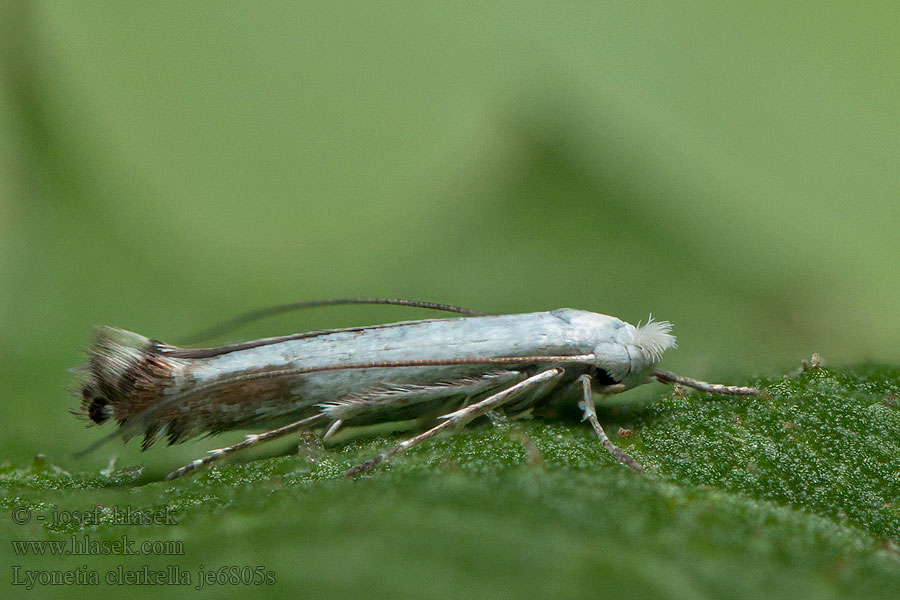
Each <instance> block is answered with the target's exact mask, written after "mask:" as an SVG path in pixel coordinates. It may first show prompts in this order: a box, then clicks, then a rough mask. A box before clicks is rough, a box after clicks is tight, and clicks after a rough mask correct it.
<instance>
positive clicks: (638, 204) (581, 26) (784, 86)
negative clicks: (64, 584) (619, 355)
mask: <svg viewBox="0 0 900 600" xmlns="http://www.w3.org/2000/svg"><path fill="white" fill-rule="evenodd" d="M898 7H900V5H897V4H896V3H882V4H878V3H873V4H867V5H866V8H865V9H863V8H859V7H856V6H854V5H851V4H847V3H841V2H806V3H792V4H791V5H790V6H787V5H785V4H783V3H774V2H773V3H768V2H767V3H754V5H753V6H752V7H750V6H745V7H743V8H740V7H735V6H727V7H726V6H723V5H722V4H721V3H719V2H699V1H695V2H690V3H614V2H595V1H592V2H581V3H527V4H526V3H521V2H493V3H478V2H472V3H463V2H458V3H377V4H376V3H356V4H353V5H342V6H337V5H332V4H328V3H318V4H312V3H278V2H269V3H264V4H259V5H257V4H250V3H236V2H233V3H219V2H196V3H137V2H128V3H123V2H96V3H91V4H86V3H76V2H32V3H21V2H8V3H5V4H4V5H3V13H4V18H3V19H2V23H0V48H2V54H3V65H2V69H3V71H2V80H0V157H2V162H0V169H2V172H0V186H2V187H0V347H2V349H3V350H2V352H3V360H2V361H0V394H2V396H0V410H2V413H0V419H2V420H3V422H4V423H5V426H4V429H3V436H2V437H0V457H3V458H6V459H8V460H10V461H12V462H13V463H26V462H27V461H29V460H30V459H31V457H32V456H34V454H36V453H37V452H43V453H44V454H46V455H47V456H48V459H49V460H51V461H52V462H54V463H55V464H58V465H61V466H62V467H63V468H66V469H69V470H78V469H85V470H95V469H98V468H100V467H102V466H105V461H106V455H103V456H96V455H95V456H93V457H88V458H86V459H83V460H81V461H76V460H74V459H73V458H72V457H71V452H72V451H73V450H75V449H78V448H81V447H83V446H84V445H86V444H88V443H89V442H90V441H92V440H94V439H96V437H97V435H99V434H98V431H97V430H88V429H85V428H83V427H82V426H81V424H79V423H78V422H76V421H75V420H74V419H73V418H72V417H71V416H70V415H69V414H68V413H67V409H68V408H70V407H72V406H73V404H74V401H73V400H72V399H71V398H69V397H68V396H67V395H66V392H65V387H66V386H67V385H68V384H69V383H70V382H71V375H70V374H69V373H68V372H67V369H69V368H70V367H73V366H75V365H77V364H78V363H79V362H80V360H81V354H80V348H81V347H83V346H84V345H86V344H87V343H88V342H89V339H90V330H91V327H92V326H93V325H97V324H109V325H116V326H120V327H123V328H127V329H131V330H134V331H138V332H140V333H143V334H146V335H149V336H152V337H156V338H159V339H162V340H166V341H173V342H174V341H178V339H179V338H182V337H184V336H186V335H188V334H190V333H191V332H193V331H195V330H197V329H201V328H203V327H205V326H208V325H211V324H213V323H215V322H217V321H219V320H222V319H227V318H229V317H230V316H233V315H234V314H236V313H239V312H242V311H245V310H250V309H253V308H258V307H261V306H266V305H270V304H278V303H283V302H289V301H293V300H301V299H313V298H324V297H333V296H347V295H365V296H369V295H371V296H378V295H380V296H398V297H409V298H416V299H425V300H433V301H438V302H447V303H455V304H460V305H463V306H470V307H472V308H476V309H479V310H484V311H488V312H498V313H508V312H526V311H533V310H545V309H552V308H559V307H563V306H569V307H574V308H582V309H586V310H592V311H596V312H603V313H608V314H613V315H616V316H619V317H621V318H623V319H625V320H627V321H630V322H637V321H638V320H641V319H646V318H647V315H648V314H649V313H651V312H652V313H653V315H654V317H656V318H660V319H667V320H670V321H672V322H673V323H674V324H675V333H676V335H677V336H678V339H679V346H680V349H679V350H678V351H677V352H675V353H672V354H671V355H669V356H667V357H666V360H665V363H664V367H666V368H671V369H672V370H676V371H680V372H684V373H685V374H689V375H692V376H697V377H701V378H712V379H728V378H735V377H737V378H742V380H746V379H747V378H750V377H753V376H755V375H767V376H778V375H780V374H783V373H787V372H790V371H791V370H793V369H795V368H796V367H797V366H798V365H799V361H800V360H801V359H802V358H808V357H809V356H810V354H811V353H813V352H818V353H820V354H822V356H823V357H824V358H825V360H826V361H827V363H829V364H835V365H841V364H846V363H848V362H852V361H857V360H861V359H877V360H881V361H886V362H895V363H896V362H897V361H898V360H900V345H898V343H897V342H898V334H897V332H898V326H900V311H898V309H897V303H898V297H900V270H898V268H897V266H896V261H897V257H898V251H900V235H898V231H900V208H898V196H900V168H898V165H900V163H898V158H900V147H898V146H900V110H898V98H900V77H898V66H900V61H898V53H897V49H898V47H900V29H898V28H897V23H898V22H900V8H898ZM426 316H432V314H431V313H427V312H418V311H411V310H406V309H398V308H392V307H352V308H335V309H320V310H315V311H309V312H306V313H301V314H291V315H288V316H284V317H280V318H278V319H274V320H272V321H270V322H267V323H265V324H260V325H255V326H252V327H250V328H247V329H246V330H244V331H242V332H241V333H240V334H239V335H240V336H244V337H251V336H253V337H256V336H261V335H269V334H278V333H285V332H289V331H300V330H305V329H312V328H321V327H331V326H345V325H351V324H359V323H365V322H377V321H387V320H400V319H407V318H420V317H422V318H424V317H426ZM236 335H238V334H236ZM660 390H661V388H654V389H650V390H642V391H635V392H634V394H635V395H636V397H643V398H645V399H646V398H652V397H654V396H658V395H659V394H660ZM208 447H210V446H209V442H208V441H207V442H203V443H201V444H189V445H185V446H181V447H178V448H175V449H169V450H157V451H156V452H151V453H149V454H147V455H146V456H143V455H140V453H138V452H137V449H136V444H132V445H131V446H130V447H128V448H127V449H125V450H123V451H122V453H121V456H124V457H125V458H124V459H123V460H125V461H126V463H127V462H142V463H149V464H157V465H168V466H172V465H177V464H180V463H181V462H182V460H183V459H190V458H193V457H195V456H196V455H197V453H198V451H199V452H202V450H203V449H204V448H208ZM116 450H117V451H118V450H119V449H118V448H117V449H116ZM101 463H102V464H101Z"/></svg>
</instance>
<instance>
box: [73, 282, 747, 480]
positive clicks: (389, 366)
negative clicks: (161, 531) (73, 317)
mask: <svg viewBox="0 0 900 600" xmlns="http://www.w3.org/2000/svg"><path fill="white" fill-rule="evenodd" d="M346 303H378V304H401V305H407V306H418V307H425V308H435V309H439V310H447V311H451V312H457V313H463V314H466V315H468V316H465V317H460V318H449V319H427V320H422V321H404V322H400V323H389V324H385V325H373V326H367V327H353V328H348V329H333V330H326V331H313V332H308V333H300V334H294V335H288V336H283V337H275V338H265V339H261V340H255V341H250V342H244V343H239V344H232V345H227V346H220V347H212V348H180V347H176V346H171V345H167V344H163V343H161V342H158V341H155V340H151V339H149V338H146V337H144V336H141V335H138V334H136V333H131V332H128V331H124V330H121V329H116V328H112V327H101V328H99V329H98V330H97V332H96V336H95V340H94V344H93V345H92V346H91V347H90V348H89V349H88V350H87V355H88V359H87V362H86V364H85V365H84V366H83V367H82V368H81V371H82V374H83V376H82V384H81V386H80V388H79V389H80V395H81V407H80V409H79V410H78V411H77V412H78V414H80V415H83V416H85V417H86V418H88V419H90V420H91V421H93V422H94V423H103V422H105V421H106V420H108V419H109V418H113V419H114V420H115V421H116V422H117V423H118V425H119V429H118V430H117V431H116V432H114V433H113V434H111V435H109V436H107V437H106V438H104V439H102V440H100V441H99V442H98V443H97V444H95V445H94V446H92V448H93V447H96V446H97V445H99V444H100V443H102V442H104V441H106V440H108V439H111V438H113V437H116V436H122V437H124V438H126V439H127V438H129V437H131V436H132V435H134V434H136V433H143V435H144V440H143V445H142V447H143V448H144V449H146V448H148V447H149V446H150V445H152V444H153V443H154V442H155V441H156V440H158V439H159V438H161V437H166V438H167V439H168V442H169V443H170V444H172V443H176V442H179V441H183V440H185V439H188V438H190V437H194V436H196V435H200V434H204V433H206V434H214V433H220V432H223V431H227V430H231V429H240V428H249V427H253V426H259V425H260V424H262V423H269V424H283V423H287V424H284V425H281V426H280V427H278V428H277V429H270V430H268V431H265V432H263V433H259V434H252V435H248V436H247V438H246V439H245V440H244V441H242V442H240V443H238V444H235V445H233V446H228V447H226V448H220V449H217V450H212V451H210V452H209V454H208V455H207V456H206V457H204V458H202V459H198V460H195V461H194V462H192V463H190V464H188V465H185V466H184V467H181V468H180V469H178V470H176V471H173V472H172V473H170V474H169V476H168V478H169V479H174V478H175V477H179V476H181V475H183V474H185V473H187V472H189V471H192V470H194V469H196V468H197V467H200V466H202V465H205V464H208V463H210V462H212V461H214V460H216V459H217V458H220V457H222V456H224V455H226V454H228V453H231V452H234V451H236V450H240V449H242V448H246V447H248V446H252V445H255V444H258V443H261V442H264V441H267V440H272V439H275V438H277V437H280V436H283V435H286V434H288V433H291V432H293V431H297V430H301V429H317V430H322V431H324V435H323V437H324V438H325V439H327V438H328V437H330V436H332V435H333V434H334V433H335V432H336V431H337V430H338V429H339V428H340V427H342V426H344V425H348V426H355V425H366V424H372V423H379V422H390V421H399V420H406V419H413V418H422V417H427V416H429V415H431V416H436V421H437V424H436V425H434V426H433V427H431V428H430V429H428V430H426V431H424V432H423V433H420V434H419V435H416V436H415V437H412V438H410V439H408V440H406V441H403V442H401V443H400V444H398V445H397V446H395V447H394V448H392V449H389V450H387V451H385V452H382V453H381V454H379V455H378V456H376V457H374V458H372V459H370V460H368V461H366V462H364V463H362V464H360V465H357V466H355V467H353V468H352V469H350V470H349V471H348V472H347V474H348V475H355V474H357V473H361V472H363V471H365V470H367V469H369V468H371V467H373V466H375V465H376V464H378V463H380V462H382V461H383V460H384V459H386V458H387V457H389V456H391V455H393V454H396V453H398V452H401V451H403V450H406V449H407V448H410V447H412V446H414V445H416V444H418V443H420V442H422V441H424V440H426V439H428V438H431V437H433V436H435V435H437V434H438V433H440V432H441V431H443V430H445V429H448V428H456V427H461V426H463V425H465V424H467V423H469V422H470V421H472V420H473V419H475V418H477V417H480V416H482V415H485V414H487V413H489V412H491V411H498V412H502V413H504V414H507V415H517V414H523V413H526V412H527V411H530V410H533V409H535V408H538V407H542V406H545V405H548V404H551V403H554V402H567V401H573V402H578V405H579V407H580V408H581V409H582V410H583V411H584V418H585V419H586V420H588V421H589V422H590V423H591V425H592V426H593V428H594V430H595V431H596V432H597V435H598V436H599V438H600V442H601V443H602V444H603V446H604V447H606V449H607V450H609V452H610V453H611V454H612V455H613V456H614V457H615V458H616V459H617V460H618V461H619V462H621V463H622V464H625V465H627V466H629V467H631V468H632V469H634V470H636V471H640V470H641V467H640V465H639V464H638V463H637V462H636V461H635V460H634V459H633V458H631V457H630V456H628V455H627V454H625V453H624V452H622V451H621V450H620V449H619V448H617V447H616V446H615V445H613V443H612V442H611V441H610V440H609V438H608V437H607V436H606V433H605V432H604V431H603V428H602V427H601V425H600V422H599V421H598V419H597V415H596V412H595V408H594V399H593V394H594V393H599V394H612V393H618V392H622V391H625V390H627V389H630V388H633V387H635V386H638V385H642V384H644V383H647V382H649V381H651V380H657V381H661V382H665V383H677V384H681V385H684V386H688V387H692V388H696V389H699V390H703V391H707V392H712V393H719V394H730V395H755V394H759V393H760V392H759V391H758V390H756V389H754V388H748V387H739V386H727V385H720V384H710V383H705V382H702V381H697V380H694V379H690V378H686V377H680V376H678V375H675V374H673V373H669V372H667V371H661V370H659V369H655V368H654V366H655V364H656V363H657V362H658V361H659V360H660V358H661V357H662V355H663V354H664V353H665V352H666V351H667V350H669V349H671V348H675V347H676V344H675V338H674V337H673V336H672V335H671V333H670V332H671V329H672V326H671V324H670V323H668V322H666V321H653V320H652V319H651V320H650V321H648V322H647V323H646V324H645V325H643V326H641V325H639V326H637V327H635V326H633V325H630V324H628V323H626V322H624V321H622V320H620V319H617V318H616V317H611V316H608V315H602V314H597V313H592V312H587V311H583V310H573V309H570V308H563V309H559V310H552V311H548V312H536V313H528V314H517V315H497V316H491V315H482V314H480V313H476V312H475V311H469V310H465V309H460V308H457V307H451V306H447V305H439V304H432V303H426V302H415V301H407V300H396V299H381V298H345V299H336V300H325V301H313V302H303V303H297V304H293V305H285V306H282V307H274V308H273V309H266V310H264V311H260V312H258V313H251V314H249V315H246V316H245V317H242V318H239V319H237V320H235V321H234V322H232V323H230V324H228V325H227V326H231V325H235V324H237V323H240V322H243V321H247V320H251V319H255V318H258V317H260V316H264V315H265V314H270V313H273V312H280V311H282V310H286V309H289V308H297V307H306V306H319V305H325V304H346Z"/></svg>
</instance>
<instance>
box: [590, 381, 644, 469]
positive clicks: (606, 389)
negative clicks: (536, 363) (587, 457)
mask: <svg viewBox="0 0 900 600" xmlns="http://www.w3.org/2000/svg"><path fill="white" fill-rule="evenodd" d="M577 381H578V382H580V383H581V390H582V398H581V402H579V403H578V406H579V407H580V408H581V409H582V410H584V418H583V420H587V421H588V422H589V423H590V424H591V426H592V427H593V428H594V431H596V432H597V437H599V438H600V443H601V444H603V447H604V448H606V449H607V450H608V451H609V453H610V454H612V455H613V458H615V459H616V460H617V461H619V462H620V463H622V464H623V465H625V466H626V467H630V468H631V469H633V470H634V471H636V472H638V473H640V472H642V471H643V470H644V468H643V467H642V466H641V465H640V463H638V461H636V460H634V459H633V458H631V457H630V456H628V455H627V454H625V453H624V452H622V450H620V449H619V447H618V446H616V445H615V444H613V443H612V442H611V441H610V440H609V437H607V435H606V432H605V431H603V426H602V425H600V421H599V420H598V419H597V409H596V408H595V407H594V392H593V388H592V387H591V376H590V375H582V376H581V377H579V378H578V379H577ZM597 391H598V392H600V393H601V394H618V393H619V392H624V391H625V386H624V385H622V384H621V383H619V384H616V385H607V386H603V387H601V388H598V390H597Z"/></svg>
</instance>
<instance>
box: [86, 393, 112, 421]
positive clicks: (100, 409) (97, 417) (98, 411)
mask: <svg viewBox="0 0 900 600" xmlns="http://www.w3.org/2000/svg"><path fill="white" fill-rule="evenodd" d="M107 406H109V401H108V400H107V399H106V398H94V399H93V400H91V403H90V404H89V405H88V409H87V414H88V417H89V418H90V420H91V421H93V422H94V423H103V422H104V421H106V420H107V419H109V411H108V410H107V409H106V407H107Z"/></svg>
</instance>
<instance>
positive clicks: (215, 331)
mask: <svg viewBox="0 0 900 600" xmlns="http://www.w3.org/2000/svg"><path fill="white" fill-rule="evenodd" d="M336 304H392V305H394V306H412V307H415V308H428V309H431V310H441V311H444V312H452V313H457V314H461V315H469V316H473V317H481V316H484V315H485V313H483V312H479V311H477V310H471V309H468V308H461V307H459V306H452V305H450V304H439V303H437V302H423V301H421V300H404V299H402V298H329V299H327V300H304V301H302V302H291V303H290V304H279V305H277V306H269V307H266V308H260V309H258V310H253V311H250V312H246V313H243V314H240V315H238V316H236V317H235V318H233V319H230V320H228V321H225V322H224V323H220V324H218V325H214V326H213V327H210V328H208V329H204V330H203V331H200V332H198V333H195V334H194V335H192V336H190V337H189V338H188V339H186V340H184V341H183V342H181V343H182V344H184V345H185V346H191V345H193V344H196V343H198V342H202V341H204V340H208V339H211V338H214V337H217V336H219V335H222V334H223V333H228V332H229V331H233V330H235V329H237V328H238V327H242V326H244V325H247V324H248V323H252V322H254V321H259V320H260V319H265V318H266V317H272V316H274V315H278V314H281V313H285V312H288V311H291V310H298V309H301V308H313V307H318V306H333V305H336Z"/></svg>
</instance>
